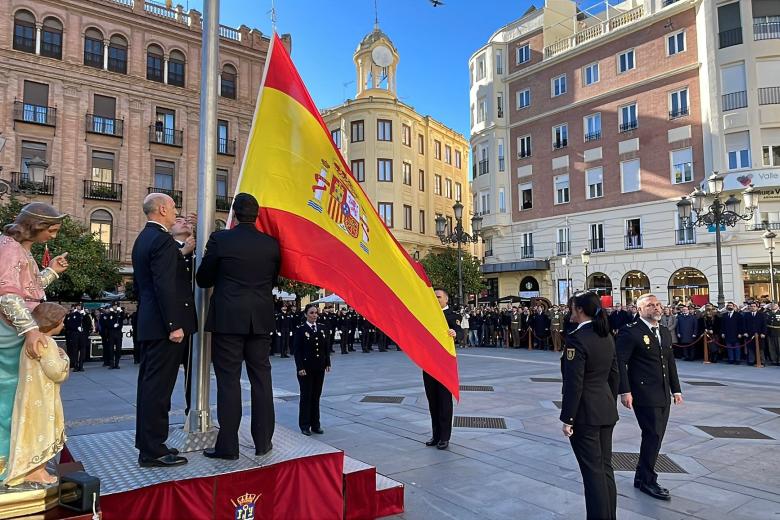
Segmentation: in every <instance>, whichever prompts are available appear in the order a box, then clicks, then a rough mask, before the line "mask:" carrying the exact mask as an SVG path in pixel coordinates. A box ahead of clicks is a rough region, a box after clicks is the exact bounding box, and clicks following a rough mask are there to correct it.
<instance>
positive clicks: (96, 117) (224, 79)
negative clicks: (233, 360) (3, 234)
mask: <svg viewBox="0 0 780 520" xmlns="http://www.w3.org/2000/svg"><path fill="white" fill-rule="evenodd" d="M201 25H202V20H201V15H200V13H199V12H197V11H195V10H190V11H189V12H184V11H183V10H182V8H181V6H178V7H177V8H175V9H168V8H166V7H165V6H164V5H160V4H157V3H152V2H150V1H149V0H146V1H145V0H91V1H87V0H57V1H54V0H34V1H20V0H9V1H4V2H2V3H0V138H2V139H4V140H5V143H4V144H5V146H2V145H1V144H0V167H1V168H2V174H1V177H2V179H4V180H6V181H7V182H10V184H11V186H12V190H13V191H14V192H16V195H17V196H19V197H20V198H22V199H35V200H40V201H44V202H49V203H52V204H54V205H55V206H56V207H58V208H59V209H60V210H62V211H65V212H67V213H69V214H70V215H71V216H73V217H74V218H75V219H77V220H80V221H83V222H85V223H86V224H87V225H89V226H90V228H91V229H92V230H93V231H94V232H95V233H97V234H98V236H99V237H100V239H101V240H102V241H103V242H104V243H105V244H106V247H107V251H108V253H109V255H110V256H111V257H113V258H115V259H117V260H120V261H122V262H123V264H124V265H125V266H127V264H129V260H130V252H131V248H132V244H133V241H134V240H135V237H136V234H137V233H138V231H139V230H140V229H141V227H142V226H143V222H144V216H143V213H142V212H141V202H142V200H143V198H144V196H146V195H147V193H149V192H150V191H164V192H167V193H169V194H170V195H171V196H172V197H173V198H174V199H175V201H176V204H177V207H178V208H179V209H180V211H181V212H182V213H184V214H186V213H190V212H194V211H195V210H196V208H197V191H198V190H197V168H198V140H199V131H198V125H199V108H200V69H201V65H200V58H201V30H202V29H201ZM285 42H286V43H287V44H288V45H289V44H290V40H289V37H285ZM269 44H270V40H269V39H268V38H267V37H264V36H262V35H261V34H260V32H259V31H257V30H256V29H251V30H250V29H249V28H248V27H246V26H242V27H240V28H238V29H232V28H230V27H225V26H220V55H219V58H220V71H221V74H220V81H219V94H220V97H219V107H218V118H219V126H218V136H217V137H218V157H217V168H218V169H217V171H216V175H217V197H216V200H215V201H214V204H215V205H216V208H217V218H218V219H224V218H226V216H227V210H228V209H229V207H230V200H231V196H232V195H233V193H232V187H233V186H234V185H235V183H236V179H237V177H238V170H239V168H240V165H241V159H242V157H241V155H242V154H243V151H244V147H245V145H246V140H247V137H248V134H249V129H250V125H251V122H252V115H253V112H254V105H255V101H256V98H257V89H258V87H259V83H260V77H261V76H262V71H263V65H264V62H265V57H266V53H267V50H268V46H269ZM218 224H222V222H221V221H218Z"/></svg>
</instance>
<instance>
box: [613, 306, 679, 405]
mask: <svg viewBox="0 0 780 520" xmlns="http://www.w3.org/2000/svg"><path fill="white" fill-rule="evenodd" d="M659 330H660V334H661V344H659V343H658V339H657V338H656V336H655V334H653V333H652V332H651V331H650V328H649V327H648V326H647V325H645V323H644V322H643V321H641V320H640V321H636V322H634V323H629V324H628V325H626V326H625V327H623V328H622V329H620V332H618V335H617V339H616V340H615V348H616V350H617V357H618V369H619V370H620V393H621V394H626V393H629V392H631V394H632V396H633V398H634V405H635V406H656V407H664V406H669V403H670V401H671V396H672V394H673V393H681V390H680V379H679V378H678V377H677V365H676V364H675V362H674V352H672V337H671V334H669V331H668V330H666V328H665V327H659Z"/></svg>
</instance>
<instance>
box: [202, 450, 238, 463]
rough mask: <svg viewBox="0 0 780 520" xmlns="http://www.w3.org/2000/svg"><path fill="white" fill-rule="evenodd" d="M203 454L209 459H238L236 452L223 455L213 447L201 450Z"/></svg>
mask: <svg viewBox="0 0 780 520" xmlns="http://www.w3.org/2000/svg"><path fill="white" fill-rule="evenodd" d="M203 456H204V457H208V458H209V459H224V460H238V453H236V454H235V455H227V454H224V455H223V454H222V453H217V450H215V449H214V448H206V449H205V450H203Z"/></svg>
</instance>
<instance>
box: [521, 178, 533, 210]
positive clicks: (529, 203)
mask: <svg viewBox="0 0 780 520" xmlns="http://www.w3.org/2000/svg"><path fill="white" fill-rule="evenodd" d="M519 190H520V209H521V210H525V209H533V207H534V191H533V188H532V185H531V183H530V182H527V183H525V184H521V185H520V188H519Z"/></svg>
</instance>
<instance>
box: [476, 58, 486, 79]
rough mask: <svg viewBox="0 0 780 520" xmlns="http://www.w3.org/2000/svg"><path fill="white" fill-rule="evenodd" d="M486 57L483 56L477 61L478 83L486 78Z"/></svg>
mask: <svg viewBox="0 0 780 520" xmlns="http://www.w3.org/2000/svg"><path fill="white" fill-rule="evenodd" d="M485 74H486V71H485V56H484V55H482V56H480V57H479V59H477V81H479V80H481V79H484V78H485Z"/></svg>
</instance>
